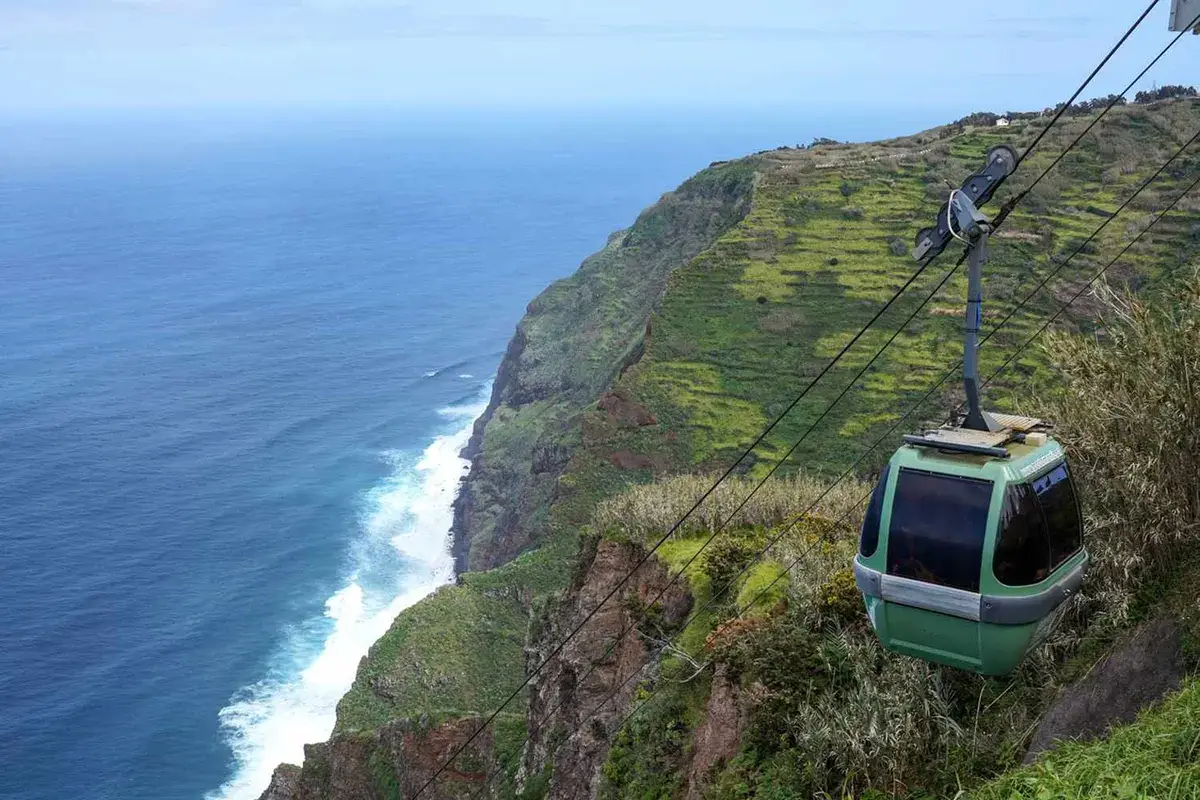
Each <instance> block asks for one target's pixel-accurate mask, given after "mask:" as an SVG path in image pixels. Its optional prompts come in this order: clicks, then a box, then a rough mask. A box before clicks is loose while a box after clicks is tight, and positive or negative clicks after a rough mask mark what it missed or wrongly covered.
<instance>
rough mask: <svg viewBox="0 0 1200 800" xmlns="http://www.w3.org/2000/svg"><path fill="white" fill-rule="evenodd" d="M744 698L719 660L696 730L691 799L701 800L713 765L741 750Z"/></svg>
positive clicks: (689, 778)
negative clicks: (701, 720)
mask: <svg viewBox="0 0 1200 800" xmlns="http://www.w3.org/2000/svg"><path fill="white" fill-rule="evenodd" d="M740 699H741V690H740V689H739V687H738V685H737V684H736V683H735V682H733V681H731V680H729V676H728V675H727V674H726V667H725V664H724V663H718V664H717V668H716V671H715V672H714V673H713V682H712V692H710V693H709V696H708V708H707V710H706V712H705V715H704V722H702V723H700V727H699V728H697V729H696V738H695V743H694V745H693V747H692V763H691V766H690V767H689V768H688V776H687V800H700V798H701V797H703V795H704V789H705V788H706V787H707V785H708V779H709V776H710V775H711V774H712V769H713V767H716V766H718V765H720V764H722V763H723V762H725V761H727V760H729V759H730V758H732V757H733V756H734V754H736V753H737V749H738V742H739V741H740V739H741V735H742V724H741V713H740V710H739V708H740V702H739V701H740Z"/></svg>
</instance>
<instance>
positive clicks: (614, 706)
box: [524, 541, 692, 800]
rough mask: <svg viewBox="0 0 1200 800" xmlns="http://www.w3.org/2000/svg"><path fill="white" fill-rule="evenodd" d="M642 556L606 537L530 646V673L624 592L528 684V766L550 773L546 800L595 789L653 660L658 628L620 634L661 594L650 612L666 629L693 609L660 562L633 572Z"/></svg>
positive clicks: (526, 769) (683, 589) (586, 794)
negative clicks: (641, 675)
mask: <svg viewBox="0 0 1200 800" xmlns="http://www.w3.org/2000/svg"><path fill="white" fill-rule="evenodd" d="M644 555H645V550H643V549H642V548H641V547H637V546H634V545H630V544H624V543H617V542H610V541H605V542H600V544H599V546H598V547H597V548H596V551H595V555H594V557H592V558H591V560H590V562H589V563H588V564H587V567H586V569H585V570H583V572H582V577H581V579H580V580H579V581H578V582H577V584H576V585H575V586H573V587H572V588H571V589H570V590H569V591H568V592H567V593H566V594H565V595H564V596H563V598H562V599H561V601H560V602H559V603H558V604H557V605H556V606H555V607H554V608H553V609H551V610H550V611H549V612H548V614H547V620H546V624H545V625H543V626H539V627H540V631H539V633H538V636H537V639H536V641H535V642H534V643H533V645H532V646H531V647H530V649H529V653H528V658H527V661H528V664H529V668H530V671H532V670H533V669H534V668H536V667H537V665H539V664H541V663H542V662H543V660H544V659H545V658H546V657H547V654H548V653H550V652H552V650H553V649H554V647H555V645H557V644H558V643H559V642H561V641H562V640H563V639H565V638H566V636H567V634H568V633H569V632H570V631H572V630H574V629H575V627H576V626H578V625H579V624H580V622H582V621H583V619H584V618H585V617H586V615H587V614H588V612H590V611H591V610H592V609H595V608H597V606H599V604H600V602H601V601H602V600H603V599H604V598H605V597H606V596H607V595H608V594H609V592H611V591H613V590H614V589H618V591H617V593H616V594H615V595H614V597H613V598H612V599H611V600H609V601H607V602H606V603H604V605H603V606H600V608H599V611H598V612H597V613H596V614H595V615H594V616H593V617H592V618H591V619H590V620H589V621H588V622H587V623H586V624H585V625H584V626H583V628H581V629H580V632H579V633H578V634H577V635H576V636H575V637H574V638H573V639H571V640H570V642H569V643H568V644H567V646H566V647H564V648H563V649H562V650H561V651H560V652H558V653H557V654H555V655H553V656H551V657H550V659H549V661H547V662H546V665H545V667H543V669H542V671H541V672H540V673H539V675H538V677H537V679H536V681H535V682H534V683H533V684H532V694H531V698H530V703H529V713H528V718H527V725H528V727H529V732H530V737H529V745H528V747H527V749H526V752H525V761H524V772H525V773H526V774H528V775H539V774H542V773H543V771H548V772H549V774H550V783H549V793H548V795H547V796H548V797H549V798H558V799H561V800H570V799H571V798H579V797H594V796H595V795H596V790H597V787H598V784H599V780H600V765H601V764H603V763H604V759H605V758H606V757H607V755H608V749H609V744H610V741H611V737H612V734H614V733H615V732H616V729H617V726H618V724H619V722H620V720H621V718H622V717H623V716H624V715H625V714H626V712H627V711H628V709H629V705H630V700H631V698H632V697H633V696H634V693H635V691H636V690H637V688H638V685H639V683H640V681H639V680H638V677H635V676H638V673H641V672H643V671H647V670H648V669H651V668H652V667H653V665H654V663H655V660H656V657H657V648H656V646H655V644H654V642H655V636H654V633H653V632H646V631H640V630H639V632H638V633H637V634H633V635H629V636H626V637H625V638H623V639H619V637H620V636H621V634H622V633H623V632H624V631H625V630H626V629H627V628H628V627H629V626H630V625H632V624H633V623H634V622H635V621H636V620H637V618H638V616H639V614H640V613H641V610H642V609H645V608H648V607H649V604H650V603H651V601H653V600H654V599H655V598H656V597H658V596H659V594H660V593H661V594H662V598H661V599H660V600H658V601H657V602H656V603H655V604H654V605H655V607H654V608H653V609H652V611H653V615H654V617H655V618H656V620H657V622H658V623H659V625H660V626H661V627H663V628H671V627H673V626H675V625H677V624H678V623H679V622H680V621H681V620H683V618H684V617H686V615H687V613H688V611H689V610H690V609H691V606H692V597H691V595H690V594H689V592H688V590H687V587H686V585H684V584H682V583H680V582H676V583H671V581H670V574H669V572H668V571H667V570H666V569H665V568H664V567H663V565H662V564H661V563H660V562H658V561H656V560H653V559H651V560H650V561H648V562H647V563H646V564H644V565H643V566H642V567H641V568H639V569H638V570H637V571H636V572H634V571H633V570H634V567H635V566H636V565H637V563H638V561H639V560H640V559H641V558H642V557H643V556H644ZM631 574H632V577H630V578H629V580H628V581H626V582H625V583H624V584H623V585H622V580H623V579H624V578H625V577H626V576H627V575H631ZM618 587H620V588H618ZM614 644H615V645H616V646H615V647H614V646H613V645H614ZM610 649H611V652H608V651H609V650H610ZM593 665H595V667H594V668H593ZM646 677H649V674H647V675H646ZM622 684H624V685H623V686H622ZM618 687H621V688H618ZM614 692H615V694H614ZM610 694H611V695H613V696H612V699H611V700H609V696H610ZM585 721H586V724H584V723H585Z"/></svg>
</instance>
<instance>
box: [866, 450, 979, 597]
mask: <svg viewBox="0 0 1200 800" xmlns="http://www.w3.org/2000/svg"><path fill="white" fill-rule="evenodd" d="M991 500H992V482H991V481H984V480H979V479H977V478H961V477H959V476H957V475H939V474H936V473H931V472H922V471H918V470H911V469H902V470H900V477H899V478H897V479H896V491H895V495H894V497H893V500H892V518H891V524H890V525H889V526H888V538H887V571H888V574H889V575H898V576H900V577H903V578H912V579H913V580H918V581H923V582H924V583H933V584H938V585H939V586H950V587H953V588H955V589H965V590H966V591H968V592H978V591H979V566H980V561H981V559H982V556H983V539H984V535H985V534H986V532H987V517H988V505H989V504H990V503H991Z"/></svg>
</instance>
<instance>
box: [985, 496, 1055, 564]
mask: <svg viewBox="0 0 1200 800" xmlns="http://www.w3.org/2000/svg"><path fill="white" fill-rule="evenodd" d="M992 572H994V573H995V575H996V578H997V580H999V581H1000V582H1001V583H1003V584H1006V585H1008V586H1029V585H1031V584H1034V583H1040V582H1042V581H1043V580H1045V579H1046V576H1047V575H1049V574H1050V533H1049V531H1048V530H1047V529H1046V518H1045V517H1044V516H1043V515H1042V507H1041V504H1040V503H1038V498H1037V494H1035V493H1034V491H1033V487H1032V486H1030V485H1029V484H1028V483H1016V484H1013V485H1011V486H1009V487H1008V489H1007V490H1005V492H1004V507H1003V508H1002V509H1001V510H1000V534H999V536H998V537H997V539H996V551H995V553H994V554H993V556H992Z"/></svg>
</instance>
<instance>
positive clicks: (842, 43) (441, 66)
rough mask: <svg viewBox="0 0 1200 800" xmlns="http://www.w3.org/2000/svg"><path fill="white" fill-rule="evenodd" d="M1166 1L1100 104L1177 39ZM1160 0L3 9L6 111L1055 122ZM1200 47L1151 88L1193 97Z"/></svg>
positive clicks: (263, 0) (37, 1)
mask: <svg viewBox="0 0 1200 800" xmlns="http://www.w3.org/2000/svg"><path fill="white" fill-rule="evenodd" d="M1169 5H1170V0H1162V2H1160V4H1159V7H1158V8H1156V9H1155V11H1154V12H1153V14H1152V16H1151V17H1150V18H1149V19H1148V20H1147V21H1146V23H1144V24H1143V26H1142V29H1141V30H1139V31H1138V33H1137V34H1136V35H1135V37H1134V39H1133V40H1132V41H1131V42H1130V44H1129V46H1128V47H1127V48H1125V50H1124V51H1123V52H1122V55H1121V57H1120V58H1118V59H1116V60H1114V62H1113V64H1112V65H1111V66H1110V68H1109V69H1108V70H1106V71H1105V73H1104V74H1103V75H1102V76H1101V79H1100V80H1099V81H1098V83H1097V85H1096V87H1095V89H1094V90H1089V91H1088V92H1087V94H1088V95H1095V94H1102V93H1104V92H1107V91H1112V90H1115V89H1117V88H1120V87H1121V86H1123V85H1124V83H1125V82H1127V81H1128V79H1129V78H1130V77H1132V75H1133V74H1135V73H1136V72H1137V70H1138V69H1139V68H1140V66H1141V64H1142V63H1143V62H1144V61H1145V60H1148V58H1149V57H1150V56H1151V55H1152V54H1153V53H1155V52H1157V50H1158V49H1159V48H1160V47H1162V45H1163V44H1165V43H1166V41H1168V39H1169V37H1170V36H1171V34H1169V33H1168V32H1167V30H1166V28H1167V14H1168V8H1169ZM1143 7H1144V3H1143V2H1142V0H1135V1H1134V2H1115V1H1114V0H1053V2H1050V0H1009V1H1008V2H1004V3H995V2H988V3H983V2H966V1H965V0H960V1H959V2H948V1H944V0H903V1H901V0H834V1H831V0H821V1H820V2H808V1H806V0H790V1H789V0H721V1H719V2H718V1H717V0H592V2H578V1H577V0H496V1H495V2H486V1H485V0H409V2H400V1H399V0H0V107H3V108H6V109H9V110H13V109H16V110H21V109H62V108H79V107H150V108H162V107H211V106H232V107H237V106H254V107H296V106H299V107H329V106H406V107H455V108H475V107H489V108H491V107H497V106H499V107H516V108H550V109H563V108H594V107H621V106H628V107H651V108H663V107H666V108H671V107H684V108H696V107H701V108H703V107H722V108H729V107H734V108H737V107H742V108H748V109H754V108H761V107H773V108H780V107H792V108H796V109H797V110H822V109H829V110H842V109H847V108H853V109H860V110H861V109H863V108H868V107H869V108H880V109H894V108H909V109H921V108H979V109H984V108H987V109H994V110H1003V109H1006V108H1022V109H1024V108H1038V107H1042V106H1045V105H1049V104H1052V103H1053V102H1056V101H1057V100H1059V99H1062V98H1063V97H1064V96H1065V95H1066V94H1067V93H1069V92H1070V90H1071V89H1072V88H1074V86H1075V85H1076V84H1077V83H1078V82H1079V81H1080V80H1081V79H1082V78H1083V76H1085V75H1086V74H1087V72H1088V71H1089V70H1090V69H1091V67H1092V65H1093V64H1095V62H1096V61H1097V60H1098V59H1099V57H1100V56H1101V55H1102V54H1103V52H1104V51H1105V50H1107V48H1108V47H1109V46H1111V45H1112V43H1113V42H1115V41H1116V39H1117V38H1118V37H1119V36H1120V34H1121V33H1122V32H1123V31H1124V29H1125V28H1126V27H1127V26H1128V24H1129V23H1130V22H1131V21H1132V20H1133V19H1134V18H1135V17H1136V16H1137V14H1138V13H1139V12H1140V11H1141V9H1142V8H1143ZM1198 66H1200V39H1197V38H1193V37H1190V36H1188V37H1186V38H1185V39H1184V40H1183V41H1181V42H1180V43H1179V44H1178V45H1177V46H1176V48H1175V50H1174V51H1172V53H1171V55H1170V57H1169V58H1168V59H1166V60H1165V61H1164V62H1163V63H1162V65H1161V66H1160V67H1159V68H1157V69H1156V70H1155V71H1154V72H1153V73H1152V75H1151V76H1150V78H1149V79H1148V80H1147V83H1148V82H1149V81H1150V80H1157V82H1158V83H1176V82H1192V81H1194V80H1195V79H1196V76H1197V75H1198V74H1200V73H1198V71H1197V67H1198Z"/></svg>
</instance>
